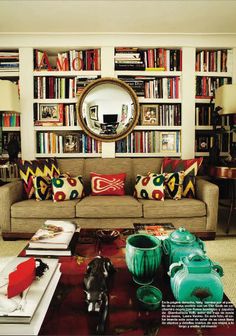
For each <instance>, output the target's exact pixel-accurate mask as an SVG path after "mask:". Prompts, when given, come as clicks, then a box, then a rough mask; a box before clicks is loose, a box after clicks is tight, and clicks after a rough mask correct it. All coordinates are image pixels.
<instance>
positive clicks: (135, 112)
mask: <svg viewBox="0 0 236 336" xmlns="http://www.w3.org/2000/svg"><path fill="white" fill-rule="evenodd" d="M104 84H105V85H106V86H107V85H109V84H110V85H113V86H117V87H118V88H119V89H123V90H124V94H125V93H127V94H128V95H129V98H130V99H131V101H132V103H131V105H132V106H131V107H130V109H131V110H130V111H131V112H130V113H131V115H132V117H131V118H130V119H129V122H128V123H127V124H126V125H125V126H124V129H123V130H121V131H120V132H119V133H117V134H116V133H115V134H114V133H112V134H109V133H108V134H101V132H103V130H102V128H101V127H102V126H101V125H104V123H102V122H99V121H98V122H97V125H98V130H97V131H96V132H94V131H93V130H92V129H93V128H92V127H88V122H87V120H86V118H85V116H84V108H85V106H84V103H85V99H86V98H88V95H89V94H91V95H92V93H91V91H92V90H94V89H96V90H98V88H99V86H101V93H102V86H103V85H104ZM105 85H104V88H106V86H105ZM117 91H120V92H121V90H117ZM109 99H110V96H109V95H107V96H106V104H107V103H109ZM110 101H111V103H113V102H114V101H113V100H112V99H110ZM121 104H122V102H121ZM124 105H125V106H127V105H126V104H124ZM122 107H123V105H122ZM92 108H93V110H92ZM98 108H99V105H98V104H96V102H93V106H90V107H89V109H90V111H91V112H89V113H95V114H96V116H95V115H93V117H95V119H96V118H97V120H99V118H98V114H99V111H98ZM87 109H88V108H87V107H86V113H87ZM121 113H122V112H121ZM105 115H106V114H105ZM112 115H113V114H112ZM114 115H115V116H116V115H117V118H118V114H114ZM101 116H102V117H103V116H104V114H102V115H101ZM103 118H104V117H103ZM78 119H79V124H80V126H81V128H82V130H83V131H84V132H85V133H86V134H88V135H89V136H90V137H92V138H94V139H96V140H99V141H103V142H113V141H117V140H120V139H122V138H124V137H126V136H127V135H128V134H129V133H130V132H132V130H133V129H134V127H135V125H136V124H137V122H138V119H139V102H138V97H137V95H136V93H135V92H134V90H133V89H132V88H131V87H130V86H129V85H128V84H126V83H124V82H123V81H122V80H120V79H117V78H110V77H105V78H100V79H96V80H94V81H93V82H91V83H90V84H88V85H87V86H86V87H85V89H84V90H83V92H82V93H81V95H80V96H79V100H78ZM91 120H94V119H92V114H90V117H89V121H91ZM114 124H118V125H116V128H118V127H119V128H121V127H122V123H121V122H116V123H114ZM99 125H100V126H99ZM98 132H100V133H99V134H97V133H98ZM112 132H116V130H112Z"/></svg>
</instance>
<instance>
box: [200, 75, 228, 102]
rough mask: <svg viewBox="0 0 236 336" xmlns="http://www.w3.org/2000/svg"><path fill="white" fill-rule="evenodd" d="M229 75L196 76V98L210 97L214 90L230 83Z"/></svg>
mask: <svg viewBox="0 0 236 336" xmlns="http://www.w3.org/2000/svg"><path fill="white" fill-rule="evenodd" d="M231 83H232V78H230V77H207V76H201V77H200V76H197V77H196V98H211V97H212V96H214V92H215V90H216V89H217V88H218V87H220V86H221V85H224V84H231Z"/></svg>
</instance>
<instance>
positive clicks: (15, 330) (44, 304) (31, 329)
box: [0, 264, 61, 335]
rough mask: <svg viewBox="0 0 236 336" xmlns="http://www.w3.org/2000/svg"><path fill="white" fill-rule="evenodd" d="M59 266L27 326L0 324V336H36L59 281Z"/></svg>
mask: <svg viewBox="0 0 236 336" xmlns="http://www.w3.org/2000/svg"><path fill="white" fill-rule="evenodd" d="M60 276H61V272H60V264H58V265H57V268H56V270H55V272H54V274H53V276H52V279H51V281H50V283H49V285H48V287H47V289H46V291H45V293H44V295H43V297H42V300H41V302H40V305H39V306H38V308H37V310H36V311H35V314H34V316H33V318H32V320H31V322H30V323H28V324H19V323H11V324H8V323H6V324H5V323H4V324H0V335H38V333H39V330H40V328H41V325H42V323H43V320H44V317H45V315H46V313H47V310H48V307H49V304H50V302H51V299H52V297H53V294H54V292H55V289H56V287H57V284H58V281H59V279H60Z"/></svg>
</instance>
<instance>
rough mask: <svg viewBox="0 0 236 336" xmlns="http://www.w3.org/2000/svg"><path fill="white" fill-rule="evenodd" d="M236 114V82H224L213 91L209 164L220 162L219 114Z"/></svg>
mask: <svg viewBox="0 0 236 336" xmlns="http://www.w3.org/2000/svg"><path fill="white" fill-rule="evenodd" d="M229 114H236V84H225V85H222V86H220V87H219V88H218V89H216V91H215V107H214V108H212V125H213V146H212V147H211V148H210V157H209V159H210V164H213V165H218V164H219V163H220V158H219V154H220V149H219V138H218V130H217V124H218V123H217V122H218V119H219V116H223V115H229Z"/></svg>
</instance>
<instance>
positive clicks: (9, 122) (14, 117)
mask: <svg viewBox="0 0 236 336" xmlns="http://www.w3.org/2000/svg"><path fill="white" fill-rule="evenodd" d="M0 120H1V126H2V127H19V126H20V115H19V114H18V113H2V114H1V116H0Z"/></svg>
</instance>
